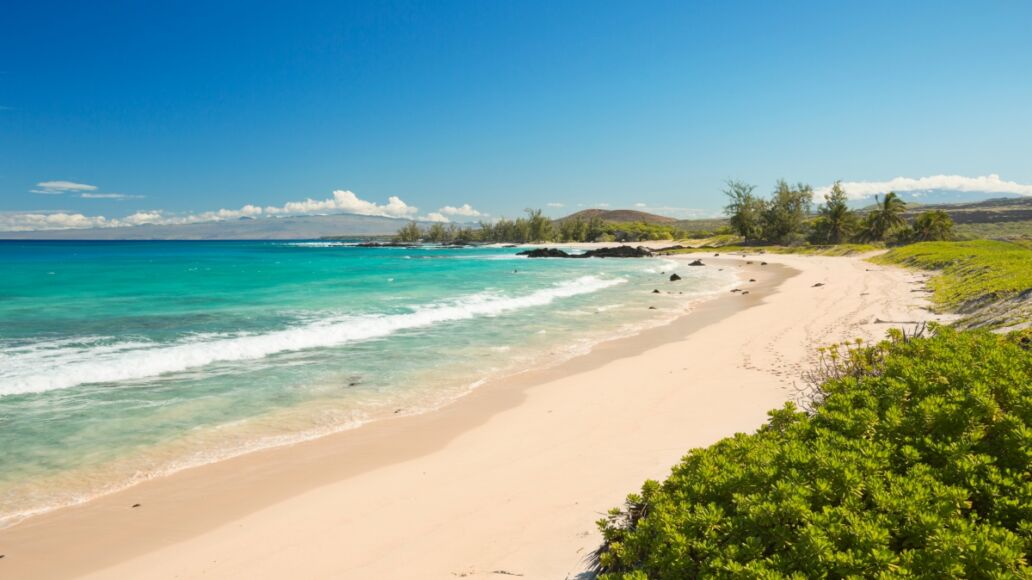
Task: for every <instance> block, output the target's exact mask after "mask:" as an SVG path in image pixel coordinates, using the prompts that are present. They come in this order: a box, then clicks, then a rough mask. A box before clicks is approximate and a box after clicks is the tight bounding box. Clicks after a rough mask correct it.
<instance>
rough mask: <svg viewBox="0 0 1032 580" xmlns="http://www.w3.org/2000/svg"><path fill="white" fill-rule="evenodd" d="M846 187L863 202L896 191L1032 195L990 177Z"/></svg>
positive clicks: (937, 177) (849, 184)
mask: <svg viewBox="0 0 1032 580" xmlns="http://www.w3.org/2000/svg"><path fill="white" fill-rule="evenodd" d="M842 188H843V189H845V190H846V195H847V196H848V197H849V198H850V199H862V198H866V197H871V196H873V195H877V194H882V193H887V192H890V191H895V192H897V193H903V192H910V191H929V190H933V189H942V190H946V191H970V192H985V193H1001V194H1003V193H1006V194H1015V195H1032V185H1025V184H1022V183H1017V182H1014V181H1005V180H1003V179H1001V178H1000V176H999V175H996V174H995V173H994V174H990V175H982V176H979V177H965V176H963V175H930V176H928V177H917V178H914V177H896V178H894V179H890V180H888V181H843V182H842ZM830 190H831V185H826V186H824V187H821V188H818V189H817V190H816V191H815V192H814V193H815V194H816V195H817V196H823V195H824V194H826V193H828V192H829V191H830Z"/></svg>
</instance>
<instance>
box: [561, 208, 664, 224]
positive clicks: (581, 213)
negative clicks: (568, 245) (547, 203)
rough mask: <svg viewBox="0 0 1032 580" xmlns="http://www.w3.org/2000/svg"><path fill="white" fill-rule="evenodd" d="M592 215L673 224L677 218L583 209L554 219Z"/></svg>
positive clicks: (612, 210)
mask: <svg viewBox="0 0 1032 580" xmlns="http://www.w3.org/2000/svg"><path fill="white" fill-rule="evenodd" d="M594 217H600V218H602V219H603V220H604V221H607V222H645V223H650V224H674V223H676V222H677V221H678V220H676V219H674V218H672V217H666V216H662V215H656V214H654V213H648V212H644V211H636V210H633V209H608V210H607V209H585V210H581V211H579V212H577V213H572V214H570V215H568V216H566V217H563V218H559V219H558V220H556V221H559V222H562V221H566V220H575V219H578V218H579V219H582V220H585V221H587V220H590V219H591V218H594Z"/></svg>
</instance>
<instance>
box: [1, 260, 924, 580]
mask: <svg viewBox="0 0 1032 580" xmlns="http://www.w3.org/2000/svg"><path fill="white" fill-rule="evenodd" d="M695 257H697V256H682V257H679V258H678V259H679V260H686V259H694V258H695ZM701 257H702V258H703V259H704V261H705V262H706V263H707V267H724V268H736V269H739V270H740V271H741V272H742V276H743V281H742V283H741V285H740V287H741V288H742V289H744V290H748V294H745V295H743V294H744V293H734V294H730V293H729V294H727V295H725V296H722V297H719V298H716V299H713V300H710V301H708V302H705V303H703V304H701V305H699V306H697V307H695V308H694V309H693V310H692V311H691V312H689V313H687V314H686V315H685V316H682V317H680V318H679V319H677V320H676V321H675V322H673V323H671V324H669V325H667V326H663V327H660V328H656V329H652V330H648V331H645V332H644V333H642V334H641V335H638V336H635V337H631V338H624V339H619V340H614V341H610V342H607V343H603V344H602V345H600V346H598V347H597V348H595V349H594V350H593V351H592V352H591V353H590V354H587V355H585V356H581V357H578V358H576V359H573V360H570V361H568V362H567V363H564V364H562V365H560V366H559V367H556V368H552V369H547V370H540V371H530V372H527V373H524V374H521V375H519V376H516V377H513V378H509V379H506V380H502V381H497V382H495V383H491V384H487V385H485V386H483V387H481V388H480V389H478V390H476V391H474V392H473V393H471V394H470V395H468V396H466V397H464V398H462V399H460V400H458V401H457V402H455V403H453V404H451V405H449V406H448V407H446V408H444V409H442V410H439V411H435V412H432V413H427V414H424V415H418V416H411V417H400V418H397V419H391V420H385V421H379V422H375V423H372V424H369V425H366V426H363V427H361V428H359V429H356V430H353V431H349V432H345V433H340V434H337V435H332V436H329V437H325V438H323V439H319V440H316V441H310V442H306V443H301V444H297V445H293V446H289V447H281V448H276V449H270V450H265V451H261V452H256V453H252V454H249V455H246V456H242V457H238V458H235V459H231V460H227V461H223V462H220V463H216V464H212V465H208V466H204V467H200V468H195V469H189V470H186V471H182V472H179V473H176V474H174V475H171V476H169V477H165V478H162V479H159V480H152V481H148V482H146V483H143V484H140V485H138V486H135V487H133V488H130V489H128V490H125V491H121V492H118V493H115V494H112V495H109V496H105V497H102V498H100V499H98V500H95V501H92V502H89V503H87V504H84V505H82V506H78V507H73V508H67V509H62V510H59V511H56V512H53V513H49V514H45V515H42V516H39V517H35V518H32V519H29V520H27V521H25V522H22V523H21V524H18V525H16V526H13V527H11V528H8V529H4V530H0V554H3V555H4V557H3V559H2V560H0V577H3V578H35V579H43V578H67V577H90V578H137V579H145V578H163V579H164V578H200V577H207V578H247V579H254V578H350V579H362V578H377V579H382V578H431V579H433V578H456V577H467V578H504V577H507V576H506V575H509V574H512V575H519V576H522V577H524V578H577V577H586V576H582V574H584V573H585V571H586V570H587V568H586V561H585V558H586V557H587V556H588V554H589V553H590V552H591V551H592V550H593V549H595V548H596V547H597V546H598V544H599V541H600V536H599V534H598V532H597V530H596V528H595V525H594V522H595V521H596V520H597V519H599V518H600V517H602V515H603V514H604V513H605V512H606V510H608V509H609V508H611V507H614V506H617V505H619V504H620V503H621V502H622V501H623V499H624V497H625V496H626V494H627V493H629V492H633V491H636V490H638V489H639V487H640V486H641V484H642V482H643V481H644V480H645V479H647V478H655V479H662V478H663V477H665V476H666V474H667V473H668V472H669V469H670V467H671V466H672V465H674V464H675V463H676V462H677V461H678V460H679V459H680V458H681V457H682V456H683V455H684V454H685V453H686V452H687V451H688V450H689V449H691V448H694V447H699V446H705V445H708V444H710V443H713V442H714V441H716V440H718V439H720V438H722V437H725V436H728V435H732V434H733V433H735V432H749V431H753V430H755V429H756V428H757V427H759V426H760V425H761V424H762V423H763V422H764V420H765V418H766V412H767V411H768V410H769V409H771V408H774V407H778V406H780V405H782V404H783V403H784V402H785V401H788V400H789V399H791V398H792V397H793V395H794V394H795V390H794V385H795V384H796V383H798V382H799V376H800V373H801V372H802V371H803V370H804V369H806V368H807V367H808V365H809V364H810V362H811V361H812V357H813V355H814V352H815V349H816V348H817V347H818V346H820V345H824V344H828V343H831V342H835V341H840V340H848V339H853V338H856V337H861V338H863V339H865V340H875V339H878V338H880V337H882V336H883V335H884V332H885V330H886V329H887V328H889V327H890V326H892V324H887V323H885V322H881V321H891V322H893V323H896V324H895V325H896V326H901V325H902V323H905V322H909V321H918V320H929V319H934V318H935V316H934V315H933V314H931V313H930V312H929V311H928V310H927V309H926V308H925V306H926V303H925V301H924V297H926V296H927V294H925V293H923V292H912V290H917V289H919V288H920V282H921V279H920V278H919V275H918V274H915V273H912V272H908V271H905V270H902V269H892V268H885V267H881V266H875V265H872V264H870V263H868V262H866V261H864V260H862V259H860V258H856V257H848V258H829V257H808V256H794V255H764V256H762V257H760V256H756V255H753V256H751V257H749V258H741V257H737V256H721V257H720V258H715V257H712V254H702V255H701ZM761 260H762V261H766V262H767V263H768V264H767V265H761ZM747 262H751V263H747ZM750 278H752V279H755V280H756V282H749V281H748V280H749V279H750ZM818 283H820V284H823V285H821V286H815V284H818ZM136 504H139V505H138V507H132V506H134V505H136Z"/></svg>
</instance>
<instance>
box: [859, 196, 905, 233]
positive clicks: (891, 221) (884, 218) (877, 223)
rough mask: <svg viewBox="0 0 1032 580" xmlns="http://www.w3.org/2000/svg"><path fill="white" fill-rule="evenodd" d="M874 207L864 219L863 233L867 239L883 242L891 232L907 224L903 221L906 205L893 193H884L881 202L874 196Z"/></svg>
mask: <svg viewBox="0 0 1032 580" xmlns="http://www.w3.org/2000/svg"><path fill="white" fill-rule="evenodd" d="M874 205H875V207H874V209H872V210H871V211H870V212H869V213H868V214H867V217H866V218H865V219H864V230H865V232H864V233H865V237H867V238H868V239H871V240H884V239H885V236H886V235H888V234H889V233H890V232H891V231H892V230H894V229H896V228H899V227H902V226H905V225H906V224H907V220H905V219H903V210H904V209H906V206H907V203H906V202H905V201H903V200H902V199H900V198H899V196H898V195H896V193H895V192H894V191H890V192H889V193H886V194H885V198H884V199H882V200H879V199H878V196H874Z"/></svg>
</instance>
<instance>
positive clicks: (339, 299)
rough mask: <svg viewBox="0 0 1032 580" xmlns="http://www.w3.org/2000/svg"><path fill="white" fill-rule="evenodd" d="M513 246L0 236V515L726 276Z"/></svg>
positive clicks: (384, 396) (386, 405)
mask: <svg viewBox="0 0 1032 580" xmlns="http://www.w3.org/2000/svg"><path fill="white" fill-rule="evenodd" d="M517 251H518V250H517V249H513V248H467V249H452V248H448V249H445V248H359V247H355V246H354V245H350V244H346V243H333V242H0V265H2V267H3V272H4V275H3V277H2V278H0V439H2V441H0V448H2V449H3V453H0V521H6V522H8V523H9V522H11V521H15V520H17V519H18V518H20V517H24V516H25V515H27V514H31V513H36V512H39V511H44V510H46V509H50V508H53V507H56V506H60V505H68V504H72V503H76V502H79V501H83V500H85V499H88V498H90V497H94V496H96V495H98V494H101V493H105V492H108V491H113V490H115V489H120V488H122V487H125V486H126V485H129V484H131V483H133V482H135V481H139V480H142V479H146V478H149V477H154V476H156V475H160V474H163V473H168V472H170V471H174V470H176V469H180V468H183V467H188V466H191V465H197V464H201V463H206V462H210V461H214V460H218V459H220V458H224V457H229V456H232V455H235V454H239V453H242V452H246V451H248V450H252V449H257V448H262V447H268V446H271V445H279V444H284V443H289V442H292V441H298V440H302V439H306V438H311V437H315V436H319V435H323V434H326V433H331V432H335V431H339V430H342V429H347V428H350V427H354V426H357V425H360V424H362V423H363V422H366V421H369V420H372V419H375V418H377V417H379V416H386V415H392V414H395V413H417V412H421V411H425V410H429V409H433V408H435V407H438V406H440V405H441V404H444V403H446V402H448V401H450V400H453V399H454V398H455V397H457V396H461V394H463V393H465V392H467V391H468V390H469V389H470V388H473V387H474V386H476V385H478V384H480V383H481V382H483V381H485V380H487V379H489V378H491V377H493V376H499V375H505V374H511V373H514V372H518V371H520V370H523V369H526V368H529V367H535V366H542V365H547V364H554V363H555V362H558V361H561V360H564V359H566V358H569V357H570V356H572V355H574V354H577V353H578V352H584V351H586V350H587V349H589V348H590V346H591V345H592V344H595V343H597V342H598V341H600V340H604V339H607V338H611V337H614V336H618V335H621V334H631V333H633V332H635V331H637V330H640V329H641V328H644V327H646V326H649V325H654V324H657V323H661V322H662V321H663V320H667V319H670V318H671V317H672V316H673V314H674V313H675V312H680V311H682V308H681V305H682V304H683V302H684V301H686V300H689V299H693V298H700V297H703V296H706V295H710V294H712V293H714V292H716V291H719V290H721V289H723V288H725V287H727V286H728V284H730V283H731V275H730V274H729V273H725V272H718V271H716V270H715V269H712V268H680V270H679V271H678V273H679V274H680V275H681V276H683V277H684V279H683V280H682V281H680V282H677V283H670V282H668V281H667V276H668V275H669V273H670V272H671V271H672V268H673V267H674V264H673V263H672V262H671V261H669V260H665V259H658V258H657V259H642V260H617V259H607V260H601V259H589V260H529V259H524V258H522V257H518V256H516V255H515V253H516V252H517ZM654 288H658V289H661V290H662V291H663V292H664V293H663V294H658V295H657V294H653V293H652V290H653V289H654ZM668 291H672V292H674V293H672V294H667V293H666V292H668ZM677 292H683V294H677ZM650 305H651V306H656V307H657V310H649V309H648V306H650Z"/></svg>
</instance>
